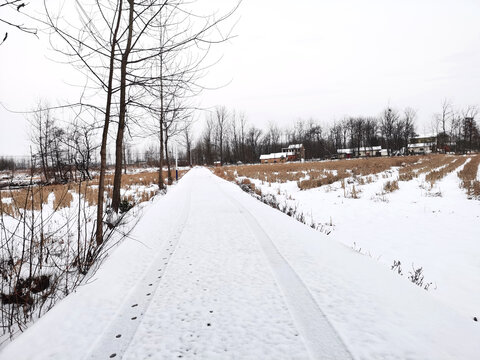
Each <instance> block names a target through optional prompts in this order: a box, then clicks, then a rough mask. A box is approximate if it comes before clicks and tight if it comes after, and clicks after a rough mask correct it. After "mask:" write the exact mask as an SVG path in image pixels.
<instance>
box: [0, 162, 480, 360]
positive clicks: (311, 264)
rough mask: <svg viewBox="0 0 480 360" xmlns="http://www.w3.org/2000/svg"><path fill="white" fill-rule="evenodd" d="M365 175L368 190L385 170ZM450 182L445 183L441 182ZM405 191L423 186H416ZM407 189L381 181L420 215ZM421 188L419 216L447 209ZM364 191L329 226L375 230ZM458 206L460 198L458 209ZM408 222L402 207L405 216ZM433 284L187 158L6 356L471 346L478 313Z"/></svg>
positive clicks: (235, 355) (365, 233)
mask: <svg viewBox="0 0 480 360" xmlns="http://www.w3.org/2000/svg"><path fill="white" fill-rule="evenodd" d="M412 184H413V183H412ZM370 185H372V189H371V190H369V191H367V189H364V192H363V193H362V198H363V197H365V195H366V194H367V193H371V192H374V191H375V190H374V189H373V185H375V186H377V187H378V185H379V184H378V183H374V184H369V185H366V186H365V187H366V188H367V187H369V186H370ZM287 186H291V185H289V184H287ZM289 190H290V191H293V187H291V189H289ZM415 190H418V189H417V188H415ZM455 190H456V191H458V192H461V190H460V189H455ZM377 191H378V189H377ZM422 191H423V190H422ZM450 191H453V188H452V189H450V187H448V186H443V185H442V192H443V193H450ZM307 193H309V196H310V197H311V198H312V202H311V203H309V205H310V206H311V207H312V209H313V207H314V202H313V201H320V200H321V197H325V198H328V196H332V197H335V198H336V199H337V200H336V201H338V203H339V206H338V207H339V208H340V207H341V208H342V209H343V211H344V212H345V209H350V207H351V208H354V209H352V210H348V212H349V213H350V214H355V213H357V214H358V209H359V208H358V207H356V206H355V205H354V204H355V203H354V201H357V200H352V201H351V202H350V199H348V201H349V202H348V205H350V206H340V202H343V201H347V199H343V198H337V195H338V191H331V192H330V193H326V192H323V191H317V190H315V191H309V192H301V193H300V192H299V193H298V194H295V195H303V194H307ZM317 193H318V194H322V195H321V196H320V195H318V194H317ZM407 193H408V194H410V195H411V198H413V196H414V195H417V198H418V191H417V192H416V191H413V190H411V191H408V192H407ZM404 195H405V194H403V196H402V195H401V194H400V192H399V193H398V194H391V195H388V196H389V197H394V196H398V197H400V200H401V201H402V203H403V204H404V206H405V209H404V210H405V213H401V214H400V216H399V217H400V219H403V218H404V216H405V215H406V214H409V216H413V217H415V216H419V214H421V213H422V212H421V211H417V210H412V209H416V208H417V207H418V206H408V205H410V204H411V202H410V201H411V198H405V196H404ZM457 195H458V194H457ZM458 196H459V195H458ZM449 198H451V197H449ZM427 199H428V201H437V200H443V198H440V199H439V198H424V197H422V198H421V206H420V208H425V215H424V216H423V217H421V220H422V221H423V220H425V219H432V220H435V224H436V225H437V226H441V224H440V222H441V221H445V218H444V217H441V218H438V217H439V216H443V212H440V213H437V212H435V213H432V212H431V210H432V209H433V204H432V203H428V204H427V203H425V204H424V201H427ZM432 199H433V200H432ZM303 200H305V199H303ZM367 200H369V199H368V198H367V199H365V201H367ZM400 200H399V201H400ZM417 200H418V199H417ZM369 201H370V202H371V203H372V204H376V205H378V206H379V207H378V208H377V207H376V206H373V209H372V211H371V212H370V215H373V216H371V219H372V220H371V221H372V222H371V223H370V224H367V225H363V226H361V227H360V228H358V229H354V228H353V227H354V226H357V225H359V223H358V222H357V223H354V224H351V225H350V224H349V225H348V226H345V223H344V222H343V221H341V220H340V219H341V217H340V216H338V218H337V215H339V214H340V211H339V213H338V214H337V215H336V214H332V215H333V219H334V222H335V221H337V222H336V228H337V230H335V231H334V234H335V236H337V237H340V236H349V235H351V234H355V235H356V237H360V238H361V240H362V245H363V240H365V241H366V239H372V238H374V239H377V238H381V237H382V236H383V230H382V229H383V226H380V225H379V224H381V223H382V222H383V220H382V221H379V220H378V218H377V219H376V218H375V216H376V215H378V216H379V215H380V214H383V215H382V217H381V219H385V222H388V221H390V220H392V218H390V217H388V216H387V215H386V213H387V211H386V210H387V209H388V206H389V204H390V203H383V202H378V203H377V202H373V201H371V200H369ZM445 201H446V200H445ZM457 201H460V199H457ZM358 203H360V201H358ZM391 203H394V201H393V199H392V201H391ZM472 204H473V202H472ZM327 205H328V203H327ZM427 205H429V206H430V207H428V208H427ZM328 206H330V205H328ZM316 208H318V206H316ZM333 208H335V206H330V208H329V209H328V211H326V212H325V213H330V210H331V209H333ZM455 209H456V211H458V209H457V208H455ZM472 209H473V208H472ZM472 209H470V210H472ZM476 209H478V208H476ZM316 211H317V210H316ZM412 211H413V213H412ZM477 211H478V210H477ZM455 214H457V213H456V212H455ZM477 214H478V212H477ZM460 215H465V212H463V211H461V214H458V215H456V217H455V219H457V218H458V220H460ZM347 220H352V219H351V218H348V219H347ZM363 220H365V218H363ZM468 221H469V219H468V218H467V219H465V222H468ZM347 224H348V222H347ZM404 225H405V221H400V224H399V226H400V229H401V227H402V226H404ZM429 225H431V223H429ZM461 225H464V223H461V224H459V226H458V228H459V229H460V228H461ZM350 227H352V229H350V230H346V229H348V228H350ZM384 227H387V225H385V226H384ZM388 227H389V228H390V229H391V225H389V226H388ZM377 228H378V229H379V231H380V234H378V235H377V234H376V230H377ZM445 228H446V227H445ZM373 229H375V231H373ZM442 229H443V228H442ZM459 229H456V230H459ZM429 230H430V232H432V231H433V229H432V228H430V229H429ZM433 232H435V233H436V231H433ZM453 232H454V231H453V229H452V233H453ZM470 232H471V231H470ZM428 233H429V231H428V230H425V231H424V233H422V234H421V235H425V236H426V235H427V234H428ZM465 233H467V231H465V232H464V233H462V234H465ZM436 234H437V233H436ZM401 235H404V234H401ZM437 235H438V234H437ZM391 237H392V236H391ZM393 238H395V237H394V236H393ZM427 238H428V236H427ZM350 239H353V238H352V237H351V238H350ZM422 239H423V236H417V237H416V240H417V241H422ZM337 240H338V239H337ZM457 240H459V239H458V237H456V238H455V241H457ZM471 240H472V237H470V238H469V239H468V240H464V241H466V242H470V241H471ZM439 242H440V243H443V242H447V241H445V240H439ZM472 246H473V244H472ZM429 247H431V244H430V246H429ZM472 250H473V249H472ZM476 253H477V254H478V252H476ZM395 254H396V255H398V253H396V252H395ZM474 254H475V253H474V252H472V253H471V257H472V258H474V257H475V256H474ZM477 263H478V260H477ZM471 265H473V264H470V266H471ZM425 267H426V269H427V266H425ZM427 270H429V269H427ZM449 270H450V269H446V271H449ZM454 270H455V271H456V269H454ZM454 270H452V271H451V273H452V275H454V273H455V271H454ZM471 270H472V271H476V270H475V268H474V267H473V268H472V269H471ZM458 280H460V279H458ZM477 283H478V282H477ZM150 284H152V285H151V286H150ZM471 284H473V283H471ZM431 294H433V292H427V291H425V290H423V289H421V288H419V287H417V286H415V285H414V284H412V283H410V282H408V281H405V279H403V278H402V277H400V276H398V275H396V274H395V273H393V272H392V271H390V270H389V269H388V268H387V267H386V266H384V265H383V264H381V263H380V262H377V261H375V260H373V259H372V258H370V257H368V256H364V255H362V254H360V253H359V252H357V251H355V250H353V249H352V248H350V247H348V246H345V245H343V244H341V243H339V242H338V241H336V240H335V239H334V238H333V237H332V236H326V235H324V234H322V233H320V232H318V231H315V230H313V229H311V228H309V227H308V226H305V225H303V224H301V223H299V222H297V221H295V220H294V219H292V218H290V217H288V216H286V215H284V214H283V213H281V212H279V211H276V210H274V209H272V208H270V207H268V206H267V205H264V204H262V203H261V202H259V201H257V200H256V199H254V198H253V197H251V196H250V195H248V194H246V193H244V192H242V191H241V190H240V188H239V187H237V186H236V185H234V184H231V183H228V182H226V181H224V180H221V179H219V178H217V177H215V176H214V175H213V174H212V173H210V172H209V171H208V170H206V169H203V168H195V169H193V170H191V171H190V172H189V173H187V174H186V175H185V176H184V177H183V178H182V180H181V181H180V182H179V184H178V185H177V186H175V187H174V188H173V189H171V190H169V191H168V193H167V194H166V195H165V196H163V197H160V198H156V199H155V200H154V201H153V202H151V203H150V204H149V206H147V207H145V212H144V215H143V217H142V218H141V219H140V220H139V223H138V224H137V226H136V227H135V229H134V231H133V232H132V234H131V235H130V237H129V238H128V239H126V240H125V241H124V242H122V243H121V244H120V245H119V246H117V247H116V248H115V249H112V251H111V254H110V255H109V257H108V258H107V259H106V260H105V262H104V263H103V264H102V265H101V267H100V268H99V269H98V271H97V272H96V273H94V274H91V277H90V279H89V281H88V282H86V283H85V284H84V285H82V286H81V287H79V288H78V289H77V291H76V292H75V293H72V294H70V295H69V296H68V297H66V298H65V299H64V300H62V301H61V302H60V303H59V304H58V305H57V306H55V307H54V308H53V309H52V310H51V311H50V312H49V313H47V314H46V315H45V316H44V317H42V318H41V319H40V320H39V321H37V322H36V323H35V324H33V325H32V326H31V327H30V328H29V329H27V330H26V331H25V333H23V334H22V335H21V336H19V337H18V338H17V339H16V340H14V341H13V342H12V343H11V344H9V345H8V346H6V347H4V348H3V349H2V351H1V352H0V358H2V359H18V360H21V359H29V360H30V359H65V358H68V359H84V358H86V357H87V356H88V357H89V358H103V359H104V358H108V357H107V355H108V356H110V355H112V354H114V353H115V354H116V357H117V358H123V359H146V358H155V359H172V358H180V357H182V358H187V359H190V358H199V359H308V358H312V359H313V358H326V359H328V358H331V359H348V358H355V359H407V358H408V359H477V358H478V354H479V352H480V342H479V341H478V339H479V338H480V327H479V326H478V323H475V322H474V321H473V320H472V319H471V318H469V317H468V316H464V314H462V313H461V312H458V311H457V310H456V309H454V308H453V307H452V306H450V305H448V304H447V303H446V302H444V301H440V300H439V298H438V297H437V296H431ZM132 305H137V306H134V307H132ZM133 317H135V319H134V320H131V319H132V318H133ZM116 335H121V337H119V338H117V337H116Z"/></svg>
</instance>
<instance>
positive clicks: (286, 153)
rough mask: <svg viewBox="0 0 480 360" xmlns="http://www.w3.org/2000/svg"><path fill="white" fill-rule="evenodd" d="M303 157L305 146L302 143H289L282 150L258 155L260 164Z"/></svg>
mask: <svg viewBox="0 0 480 360" xmlns="http://www.w3.org/2000/svg"><path fill="white" fill-rule="evenodd" d="M302 159H305V148H304V147H303V145H302V144H291V145H289V146H288V147H287V148H283V149H282V152H278V153H271V154H263V155H260V162H261V163H262V164H272V163H283V162H286V161H298V160H302Z"/></svg>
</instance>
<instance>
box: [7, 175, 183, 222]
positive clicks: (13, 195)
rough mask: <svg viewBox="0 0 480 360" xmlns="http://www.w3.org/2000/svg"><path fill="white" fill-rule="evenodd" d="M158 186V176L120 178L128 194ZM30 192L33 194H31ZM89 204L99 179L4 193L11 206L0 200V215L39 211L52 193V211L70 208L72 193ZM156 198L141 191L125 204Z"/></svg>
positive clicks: (109, 179)
mask: <svg viewBox="0 0 480 360" xmlns="http://www.w3.org/2000/svg"><path fill="white" fill-rule="evenodd" d="M187 171H188V170H180V171H179V174H178V176H179V178H181V177H182V176H183V175H185V174H186V173H187ZM157 183H158V172H143V173H138V174H127V175H123V176H122V189H124V190H129V189H131V188H132V187H133V186H147V187H148V186H151V185H155V184H157ZM32 191H33V193H32ZM105 191H106V193H107V196H108V197H110V198H111V197H112V192H113V175H107V176H106V177H105ZM78 192H80V194H81V195H82V196H83V198H84V199H85V200H86V201H87V202H88V204H89V205H90V206H96V205H97V200H98V178H95V179H93V180H92V181H89V182H83V183H81V185H80V188H79V184H78V183H70V184H64V185H48V186H35V187H33V188H30V189H29V188H22V189H19V190H11V191H3V192H2V193H1V196H2V197H3V198H10V199H11V203H4V202H3V201H1V200H0V212H1V213H2V214H7V215H10V216H13V217H18V216H19V210H21V209H27V210H32V209H33V210H36V211H39V210H40V209H41V208H42V207H43V206H45V205H46V204H47V203H48V198H49V195H50V194H51V193H53V195H54V200H53V207H54V209H61V208H64V207H69V206H70V204H71V202H72V201H73V193H78ZM154 195H155V191H154V190H148V189H147V190H142V191H141V192H140V193H138V194H137V196H136V197H134V196H132V195H130V196H127V200H129V201H130V202H133V203H139V202H144V201H148V200H150V199H151V198H152V197H153V196H154Z"/></svg>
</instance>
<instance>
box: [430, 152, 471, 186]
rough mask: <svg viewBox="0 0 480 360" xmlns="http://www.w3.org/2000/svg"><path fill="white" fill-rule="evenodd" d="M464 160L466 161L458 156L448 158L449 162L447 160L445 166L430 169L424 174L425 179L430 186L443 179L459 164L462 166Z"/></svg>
mask: <svg viewBox="0 0 480 360" xmlns="http://www.w3.org/2000/svg"><path fill="white" fill-rule="evenodd" d="M465 161H467V159H461V158H460V157H454V158H453V159H452V158H450V162H448V163H447V164H446V165H445V166H442V167H440V168H438V169H436V170H432V171H430V172H429V173H428V174H427V175H425V181H428V182H429V183H430V186H431V187H432V186H433V185H434V184H435V183H436V182H437V181H439V180H441V179H443V178H444V177H445V176H447V175H448V174H450V173H451V172H452V171H454V170H455V169H456V168H458V167H459V166H462V165H463V164H464V163H465Z"/></svg>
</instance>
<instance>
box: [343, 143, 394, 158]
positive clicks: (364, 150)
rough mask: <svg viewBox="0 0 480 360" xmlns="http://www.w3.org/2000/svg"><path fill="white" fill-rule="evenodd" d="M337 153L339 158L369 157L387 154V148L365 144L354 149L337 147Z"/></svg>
mask: <svg viewBox="0 0 480 360" xmlns="http://www.w3.org/2000/svg"><path fill="white" fill-rule="evenodd" d="M337 153H338V154H339V155H340V156H339V157H341V158H347V159H348V158H352V157H370V156H386V155H388V152H387V149H382V147H381V146H367V147H361V148H354V149H338V150H337Z"/></svg>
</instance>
